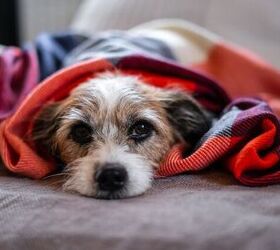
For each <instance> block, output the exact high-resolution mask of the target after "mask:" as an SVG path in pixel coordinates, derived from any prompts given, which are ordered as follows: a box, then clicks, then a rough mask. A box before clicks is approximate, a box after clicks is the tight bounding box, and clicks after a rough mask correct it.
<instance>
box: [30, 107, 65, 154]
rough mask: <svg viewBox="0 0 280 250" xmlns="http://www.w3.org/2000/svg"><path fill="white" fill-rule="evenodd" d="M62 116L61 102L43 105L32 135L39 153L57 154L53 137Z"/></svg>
mask: <svg viewBox="0 0 280 250" xmlns="http://www.w3.org/2000/svg"><path fill="white" fill-rule="evenodd" d="M60 116H61V113H60V103H59V102H55V103H51V104H48V105H46V106H45V107H43V109H42V110H41V111H40V113H39V115H38V116H37V117H36V118H35V121H34V125H33V128H32V133H31V136H32V140H33V142H34V144H35V146H36V148H37V150H38V152H39V153H42V154H44V153H48V154H49V155H54V154H55V151H56V149H55V145H54V141H53V137H54V135H55V132H56V131H57V129H58V127H59V122H60Z"/></svg>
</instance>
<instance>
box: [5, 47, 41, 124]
mask: <svg viewBox="0 0 280 250" xmlns="http://www.w3.org/2000/svg"><path fill="white" fill-rule="evenodd" d="M38 73H39V70H38V63H37V56H36V52H35V50H34V49H33V48H32V47H27V48H26V49H24V50H21V49H19V48H15V47H7V48H5V49H4V50H3V52H2V53H1V55H0V121H1V120H3V119H5V118H6V117H8V116H9V115H10V114H12V113H13V111H14V110H15V109H16V107H17V106H18V105H19V104H20V103H21V102H22V100H23V99H24V98H25V97H26V95H27V94H28V93H29V92H30V91H31V90H32V89H33V88H34V87H35V86H36V84H37V82H38V77H39V75H38Z"/></svg>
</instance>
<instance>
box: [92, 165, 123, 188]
mask: <svg viewBox="0 0 280 250" xmlns="http://www.w3.org/2000/svg"><path fill="white" fill-rule="evenodd" d="M95 178H96V181H97V183H98V185H99V188H100V190H103V191H117V190H120V189H121V188H123V187H124V185H125V182H126V181H127V171H126V170H125V168H124V167H122V166H121V165H119V164H112V163H110V164H106V165H105V166H103V167H102V168H101V169H100V170H99V171H97V173H96V176H95Z"/></svg>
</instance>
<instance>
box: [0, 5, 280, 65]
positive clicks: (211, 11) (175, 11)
mask: <svg viewBox="0 0 280 250" xmlns="http://www.w3.org/2000/svg"><path fill="white" fill-rule="evenodd" d="M279 10H280V1H279V0H268V1H264V0H235V1H231V0H172V1H170V0H141V1H139V0H106V1H104V0H1V1H0V44H5V45H19V44H21V43H22V42H24V41H28V40H32V39H33V38H34V37H36V36H37V34H38V33H40V32H42V31H48V32H53V31H62V30H67V29H75V30H78V31H82V32H86V33H89V34H94V33H95V32H97V31H100V30H105V29H127V28H130V27H133V26H135V25H138V24H140V23H143V22H146V21H150V20H153V19H158V18H182V19H187V20H189V21H191V22H194V23H196V24H198V25H200V26H202V27H205V28H207V29H209V30H210V31H212V32H215V33H217V34H218V35H220V36H222V37H224V38H225V39H227V40H229V41H232V42H234V43H237V44H239V45H241V46H243V47H246V48H249V49H251V50H252V51H254V52H256V53H257V54H259V55H261V56H262V57H264V58H265V59H266V60H267V61H269V62H270V63H272V64H274V65H275V66H277V67H280V15H279Z"/></svg>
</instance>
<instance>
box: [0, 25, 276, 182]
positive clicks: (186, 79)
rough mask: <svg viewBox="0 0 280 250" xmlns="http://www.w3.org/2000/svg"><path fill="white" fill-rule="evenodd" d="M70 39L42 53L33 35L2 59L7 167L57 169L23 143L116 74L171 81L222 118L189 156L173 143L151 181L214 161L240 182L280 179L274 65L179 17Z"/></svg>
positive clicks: (1, 138) (1, 136) (0, 111)
mask: <svg viewBox="0 0 280 250" xmlns="http://www.w3.org/2000/svg"><path fill="white" fill-rule="evenodd" d="M71 36H72V38H73V36H75V37H76V38H78V39H74V40H75V42H73V43H71V44H70V45H69V46H64V42H65V41H67V40H68V39H66V40H65V41H61V40H60V41H59V42H58V43H57V40H56V39H55V36H52V35H47V34H45V35H44V36H43V38H44V39H45V38H46V37H47V39H45V40H47V41H48V46H47V49H46V47H45V43H44V41H45V40H44V39H43V41H42V40H40V39H39V40H37V41H36V42H34V44H31V45H29V46H28V48H29V49H28V50H27V49H26V48H25V49H17V48H9V47H8V48H4V49H3V50H2V53H1V54H0V58H1V61H0V62H1V63H0V71H1V72H2V74H1V75H0V90H1V92H0V93H1V94H2V96H1V97H2V99H1V101H0V104H1V105H0V115H1V116H0V119H1V120H2V122H1V124H0V153H1V157H2V160H3V162H4V164H5V166H6V167H7V168H8V169H9V170H10V171H12V172H14V173H16V174H20V175H24V176H28V177H31V178H42V177H44V176H46V175H48V174H50V173H51V172H53V171H55V170H56V169H57V166H56V163H55V161H54V160H53V159H50V158H47V157H42V156H40V155H39V154H37V152H36V148H35V147H34V145H33V143H32V140H30V131H31V130H32V126H33V122H34V117H36V114H37V113H38V112H39V111H40V110H41V108H42V107H43V105H45V104H46V103H49V102H52V101H57V100H61V99H63V98H65V97H66V96H67V95H68V94H69V92H70V91H71V90H72V89H73V88H74V87H76V86H77V85H78V84H80V83H81V82H83V81H84V80H86V79H88V78H90V77H94V74H95V73H98V72H100V71H105V70H106V71H108V70H115V69H118V70H119V71H121V72H123V73H124V74H133V75H137V76H139V77H141V78H142V79H143V80H144V81H146V82H147V83H149V84H151V85H154V86H158V87H162V88H164V87H166V86H168V85H169V84H170V83H174V82H176V86H180V87H181V88H182V91H184V90H187V91H188V92H190V93H191V94H192V95H193V96H194V97H195V98H196V99H197V100H198V101H199V102H200V103H201V105H203V106H204V107H205V108H206V109H208V110H210V111H211V112H213V113H216V114H217V116H218V117H219V119H218V120H217V121H215V122H214V124H213V126H212V128H211V129H210V130H209V131H208V132H207V133H206V134H205V135H204V136H203V137H202V138H201V140H200V141H199V143H198V144H197V145H196V148H195V150H194V151H193V152H192V154H190V155H189V156H187V157H185V158H183V157H182V150H183V148H182V145H176V146H174V148H173V149H172V150H171V151H170V152H169V153H168V155H167V157H166V159H165V161H164V162H163V163H162V164H161V166H160V169H159V171H158V172H157V173H156V174H155V176H156V177H165V176H170V175H175V174H180V173H187V172H190V171H198V170H201V169H204V168H207V167H209V166H211V165H213V164H214V165H213V166H218V165H222V166H224V167H226V168H227V169H228V170H229V171H231V172H232V174H233V175H234V177H235V178H236V179H237V180H239V181H240V182H241V183H243V184H245V185H252V186H254V185H267V184H273V183H278V182H280V168H279V164H280V158H279V157H280V156H279V119H278V115H279V114H280V112H279V111H280V108H279V107H280V105H279V101H278V99H279V98H278V95H280V73H279V72H278V71H277V70H275V69H274V68H273V67H272V66H270V65H268V64H267V63H265V62H263V61H262V60H261V59H259V58H257V57H256V56H254V55H252V54H251V53H250V52H247V51H245V50H243V49H240V48H238V47H236V46H233V45H230V44H229V43H228V42H225V41H223V40H222V39H221V38H219V37H217V36H216V35H214V34H212V33H210V32H208V31H206V30H203V29H202V28H200V27H197V26H194V25H192V24H190V23H187V22H184V21H177V22H152V23H148V24H144V25H141V26H139V27H136V28H134V29H132V30H129V31H127V32H106V33H101V34H97V35H96V36H94V37H91V38H86V37H84V36H82V35H77V34H75V35H73V34H71ZM41 37H42V36H41ZM49 38H50V39H49ZM50 41H55V42H53V43H52V44H51V46H50V43H49V42H50ZM68 41H69V40H68ZM38 44H40V46H38ZM53 52H55V53H53ZM8 62H10V63H8ZM50 65H51V67H50ZM61 67H63V69H61V70H59V71H58V72H56V71H57V70H58V69H59V68H61ZM48 75H50V76H49V77H48V78H47V79H45V80H43V82H42V83H41V84H37V83H39V82H40V81H39V79H44V78H45V77H46V76H48ZM27 93H28V94H27ZM252 95H253V96H254V98H252V97H250V96H252ZM8 97H9V98H8ZM5 98H6V99H5Z"/></svg>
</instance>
